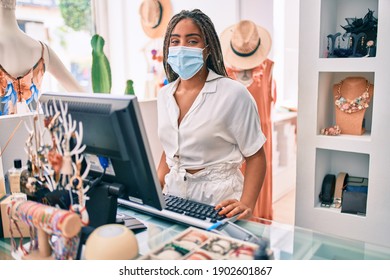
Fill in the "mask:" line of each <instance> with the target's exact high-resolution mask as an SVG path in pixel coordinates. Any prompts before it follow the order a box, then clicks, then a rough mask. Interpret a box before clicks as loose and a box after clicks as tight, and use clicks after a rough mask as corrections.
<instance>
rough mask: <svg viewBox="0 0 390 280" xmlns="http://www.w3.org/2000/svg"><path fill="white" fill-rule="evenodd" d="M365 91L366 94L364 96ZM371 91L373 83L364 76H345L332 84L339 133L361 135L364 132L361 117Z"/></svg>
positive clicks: (370, 96)
mask: <svg viewBox="0 0 390 280" xmlns="http://www.w3.org/2000/svg"><path fill="white" fill-rule="evenodd" d="M365 92H368V95H366V96H365ZM373 92H374V85H372V84H371V83H369V82H368V81H367V80H366V78H364V77H347V78H345V79H344V80H342V81H341V82H340V83H338V84H335V85H334V86H333V98H334V101H335V104H336V105H335V114H336V124H337V125H338V126H339V127H340V129H341V134H351V135H362V134H363V133H364V132H365V129H364V127H363V119H364V114H365V112H366V109H367V107H368V104H369V103H370V101H371V99H372V96H373ZM343 101H344V102H343ZM340 102H341V104H340V105H337V104H338V103H340ZM343 104H344V105H343Z"/></svg>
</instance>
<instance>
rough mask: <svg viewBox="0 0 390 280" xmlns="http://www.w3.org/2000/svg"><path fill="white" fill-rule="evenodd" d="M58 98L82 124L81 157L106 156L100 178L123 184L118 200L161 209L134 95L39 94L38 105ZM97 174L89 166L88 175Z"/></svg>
mask: <svg viewBox="0 0 390 280" xmlns="http://www.w3.org/2000/svg"><path fill="white" fill-rule="evenodd" d="M60 101H61V102H63V103H66V104H67V106H68V113H69V114H71V116H72V119H74V120H76V121H77V123H78V122H81V123H82V125H83V144H85V145H86V149H85V152H84V156H85V158H86V159H87V160H90V161H91V162H93V161H94V158H95V159H96V157H97V156H103V157H106V158H108V159H109V162H110V166H109V168H107V169H106V173H105V174H104V176H103V177H102V181H104V182H107V183H117V184H121V185H123V186H124V188H123V193H122V194H121V195H120V198H121V199H124V200H129V201H133V202H137V203H141V204H145V205H148V206H151V207H154V208H156V209H158V210H161V209H162V208H164V207H165V201H164V198H163V195H162V192H161V186H160V183H159V180H158V178H157V172H156V168H155V164H154V161H153V157H152V153H151V150H150V147H149V142H148V139H147V135H146V131H145V128H144V123H143V120H142V115H141V112H140V108H139V104H138V100H137V97H136V96H131V95H121V96H115V95H112V94H102V93H99V94H97V93H94V94H93V93H87V94H86V93H43V94H42V95H41V96H40V102H41V104H42V105H44V104H45V103H47V104H48V105H50V104H52V103H53V102H56V103H57V104H58V103H59V102H60ZM42 107H43V108H44V107H45V106H42ZM101 173H102V168H101V167H100V166H98V164H92V165H91V170H90V172H89V174H91V175H92V176H95V177H98V176H100V175H101ZM87 210H88V207H87Z"/></svg>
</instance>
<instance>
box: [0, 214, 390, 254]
mask: <svg viewBox="0 0 390 280" xmlns="http://www.w3.org/2000/svg"><path fill="white" fill-rule="evenodd" d="M118 213H123V214H126V215H130V216H133V217H134V218H136V219H138V220H140V221H141V222H143V223H144V224H145V225H146V227H147V229H146V230H139V231H135V233H136V238H137V241H138V246H139V253H140V255H145V254H147V253H148V252H150V251H151V250H153V249H155V248H157V247H158V246H161V244H163V243H165V242H168V241H169V240H171V239H172V238H174V237H175V236H176V235H178V234H179V233H180V232H182V231H184V230H185V229H187V228H188V226H185V225H182V224H175V223H174V222H171V221H168V220H163V219H160V218H157V217H154V216H149V215H146V214H143V213H140V212H135V211H133V210H129V209H126V208H122V207H119V208H118ZM236 224H237V225H239V226H241V227H243V228H245V229H246V230H249V231H250V232H252V233H253V234H255V235H256V236H257V237H259V238H265V239H266V240H268V241H269V245H270V249H271V250H272V252H273V258H274V259H277V260H390V248H387V247H383V246H380V245H375V244H369V243H367V242H362V241H357V240H352V239H346V238H342V237H338V236H334V235H329V234H323V233H319V232H315V231H312V230H308V229H303V228H299V227H296V226H293V225H288V224H281V223H278V222H275V221H268V220H263V219H260V218H252V219H250V220H245V221H237V222H236ZM26 241H28V240H27V239H26ZM17 242H18V241H17ZM10 249H11V246H10V239H9V238H6V239H0V260H10V259H13V258H12V256H11V254H10Z"/></svg>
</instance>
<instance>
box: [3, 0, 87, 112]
mask: <svg viewBox="0 0 390 280" xmlns="http://www.w3.org/2000/svg"><path fill="white" fill-rule="evenodd" d="M15 8H16V0H0V34H1V36H0V66H1V68H2V70H3V72H6V74H7V75H9V76H11V77H14V78H17V77H22V76H24V75H26V73H28V72H29V71H31V69H33V67H34V66H35V65H37V62H38V61H39V60H40V58H41V57H42V58H43V61H44V67H43V70H44V71H45V70H46V71H48V72H49V73H50V74H52V75H53V76H54V78H56V79H57V80H58V82H59V83H60V84H61V86H62V87H63V88H64V89H65V90H66V91H73V92H84V91H85V90H84V89H83V88H82V87H81V86H80V85H79V84H78V82H77V81H76V79H75V78H74V77H73V76H72V74H71V73H70V72H69V71H68V70H67V69H66V67H65V66H64V65H63V63H62V62H61V60H60V59H59V58H58V56H57V55H56V53H55V52H54V51H53V50H52V49H51V48H50V47H48V46H47V45H45V44H44V45H42V44H41V43H40V42H39V41H37V40H35V39H33V38H31V37H30V36H28V35H27V34H26V33H24V32H23V31H22V30H21V29H20V28H19V26H18V24H17V20H16V15H15ZM2 79H3V78H2V76H1V75H0V83H1V85H2V86H3V88H4V85H3V82H2V81H1V80H2ZM39 86H40V85H39ZM38 88H39V87H38ZM0 97H1V95H0ZM11 113H12V112H11Z"/></svg>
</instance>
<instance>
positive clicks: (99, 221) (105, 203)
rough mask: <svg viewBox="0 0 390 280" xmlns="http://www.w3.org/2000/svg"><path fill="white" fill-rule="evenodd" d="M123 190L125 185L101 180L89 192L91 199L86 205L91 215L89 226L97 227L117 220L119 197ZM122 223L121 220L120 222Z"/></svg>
mask: <svg viewBox="0 0 390 280" xmlns="http://www.w3.org/2000/svg"><path fill="white" fill-rule="evenodd" d="M122 192H123V185H121V184H117V183H105V182H103V181H102V182H100V183H99V184H97V185H95V186H91V189H90V190H89V191H88V192H87V195H88V196H89V200H87V202H86V207H87V211H88V215H89V226H91V227H93V228H97V227H99V226H102V225H106V224H114V223H116V222H117V217H116V216H117V215H116V214H117V207H118V197H119V196H120V195H121V193H122ZM119 223H120V222H119Z"/></svg>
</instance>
